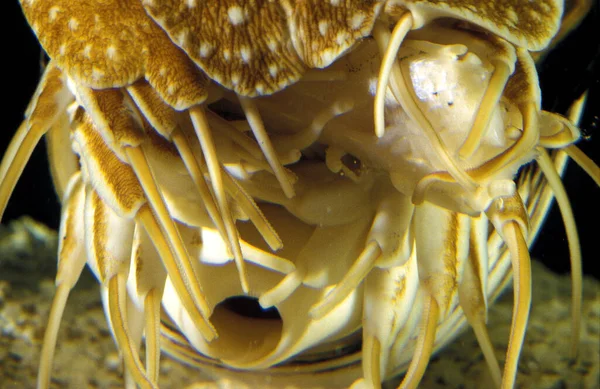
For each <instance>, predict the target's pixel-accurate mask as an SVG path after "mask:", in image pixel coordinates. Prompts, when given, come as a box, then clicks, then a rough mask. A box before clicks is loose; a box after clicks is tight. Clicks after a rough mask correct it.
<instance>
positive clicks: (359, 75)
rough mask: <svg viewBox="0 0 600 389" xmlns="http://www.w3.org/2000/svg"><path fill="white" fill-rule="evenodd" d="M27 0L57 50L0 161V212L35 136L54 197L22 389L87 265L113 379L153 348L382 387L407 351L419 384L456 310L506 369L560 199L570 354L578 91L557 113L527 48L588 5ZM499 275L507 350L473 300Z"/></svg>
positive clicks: (143, 377) (251, 368)
mask: <svg viewBox="0 0 600 389" xmlns="http://www.w3.org/2000/svg"><path fill="white" fill-rule="evenodd" d="M21 6H22V9H23V12H24V14H25V16H26V17H27V19H28V22H29V24H30V25H31V27H32V29H33V31H34V32H35V34H36V35H37V37H38V39H39V41H40V43H41V45H42V47H43V48H44V50H45V51H46V53H47V54H48V56H49V57H50V61H49V63H48V64H47V66H46V69H45V72H44V74H43V77H42V79H41V81H40V83H39V86H38V88H37V90H36V92H35V94H34V96H33V98H32V99H31V103H30V105H29V108H28V110H27V112H26V117H25V120H24V121H23V123H22V125H21V126H20V127H19V129H18V130H17V132H16V134H15V135H14V138H13V140H12V142H11V144H10V145H9V147H8V149H7V150H6V151H5V154H4V158H3V160H2V164H1V165H0V209H1V210H2V212H3V211H4V209H5V207H6V204H7V202H8V199H9V198H10V196H11V193H12V191H13V189H14V187H15V185H16V182H17V181H18V179H19V177H20V175H21V173H22V171H23V169H24V166H25V164H26V163H27V161H28V159H29V157H30V155H31V153H32V150H33V148H34V147H35V145H36V144H37V143H38V142H39V141H40V139H41V138H42V137H43V136H45V137H46V141H47V144H48V150H49V164H50V169H51V172H52V177H53V181H54V184H55V188H56V191H57V194H58V196H59V198H60V200H61V203H62V211H61V212H62V213H61V225H60V231H59V239H60V240H59V250H58V270H57V275H56V286H57V289H56V295H55V297H54V300H53V305H52V309H51V312H50V317H49V319H48V324H47V328H46V332H45V336H44V342H43V347H42V353H41V355H42V356H41V360H40V367H39V376H38V387H39V388H47V387H48V386H49V382H50V377H51V374H52V361H53V354H54V350H55V347H56V339H57V333H58V331H59V327H60V321H61V317H62V313H63V310H64V307H65V305H66V303H67V299H68V296H69V293H70V291H71V289H72V288H73V287H74V285H75V284H76V283H77V280H78V278H79V276H80V274H81V271H82V269H83V268H84V267H85V266H86V265H87V266H88V267H89V268H90V269H91V270H92V272H93V273H94V275H95V276H96V277H97V279H98V281H99V283H100V285H101V290H102V299H103V303H104V308H105V311H106V314H107V318H108V321H109V325H110V328H111V332H112V334H113V337H114V339H115V342H116V345H117V347H118V349H119V352H120V354H121V355H122V358H123V361H124V365H125V372H126V376H127V377H128V379H129V383H130V384H131V385H132V386H133V385H137V386H139V387H141V388H157V387H159V385H160V383H159V382H158V371H159V365H160V355H161V352H166V353H168V354H170V355H171V356H174V357H175V358H177V359H180V360H182V361H183V362H185V363H188V364H191V365H194V366H197V367H198V368H199V369H201V370H203V371H204V372H205V373H206V374H208V375H209V376H212V377H213V378H214V381H215V382H217V383H218V382H219V380H221V379H224V378H227V379H228V382H230V383H231V382H234V384H233V385H234V387H235V382H239V383H240V385H241V384H242V383H248V382H255V383H256V386H257V387H269V386H270V387H294V388H295V387H297V388H313V387H324V388H337V387H352V388H354V389H358V388H380V387H381V385H382V382H384V381H386V380H387V379H389V378H390V377H394V376H397V375H398V374H401V373H403V372H405V375H404V378H403V380H402V382H401V384H400V388H414V387H417V386H418V384H419V381H420V379H421V377H422V376H423V374H424V372H425V370H426V368H427V363H428V361H429V359H430V357H431V355H432V353H433V352H435V351H436V350H438V349H440V348H441V347H443V346H444V345H445V344H447V343H448V342H450V341H451V340H452V338H453V337H454V336H455V335H456V334H457V333H458V331H459V330H460V329H461V328H462V327H464V326H465V324H468V325H469V326H470V327H471V328H472V329H473V331H474V332H475V334H476V337H477V340H478V342H479V344H480V347H481V350H482V352H483V355H484V357H485V359H486V362H487V364H488V366H489V371H490V375H491V376H492V377H493V380H494V382H495V383H496V385H498V386H499V387H502V388H512V387H513V386H514V382H515V376H516V372H517V366H518V361H519V355H520V353H521V348H522V344H523V339H524V337H525V335H526V326H527V321H528V315H529V309H530V305H531V268H530V257H529V245H531V243H532V242H533V240H534V239H535V237H536V235H537V233H538V231H539V230H540V228H541V225H542V222H543V219H544V216H545V214H546V212H547V210H548V207H549V204H550V202H551V201H552V200H553V198H555V199H556V201H557V203H558V205H559V207H560V210H561V213H562V215H563V219H564V224H565V227H566V234H567V238H568V241H569V246H570V253H571V266H572V278H573V297H572V298H573V304H572V315H573V326H572V329H573V335H572V336H573V340H572V345H573V347H572V350H570V351H571V353H572V354H573V355H575V354H576V352H577V345H578V331H579V326H580V306H581V255H580V251H579V242H578V233H577V229H576V224H575V221H574V218H573V215H572V211H571V206H570V203H569V200H568V198H567V194H566V191H565V189H564V187H563V185H562V182H561V173H562V171H563V168H564V165H565V163H566V161H567V159H570V160H573V161H574V162H575V163H576V164H577V165H579V166H580V167H581V168H582V169H583V170H584V171H585V172H586V173H587V174H588V175H589V176H590V177H592V178H593V179H594V180H595V182H596V183H597V184H600V171H599V169H598V166H597V165H596V164H595V163H594V162H593V161H592V160H591V159H590V158H589V157H587V156H586V155H585V154H584V153H582V152H581V151H580V150H579V149H578V148H577V147H576V146H575V143H576V142H577V141H578V140H579V139H580V137H581V134H580V131H579V129H578V128H577V127H576V125H575V123H574V122H575V121H576V119H577V117H578V113H579V112H580V111H581V109H582V106H583V104H584V102H585V95H584V96H582V98H580V99H579V100H577V101H575V102H574V105H573V107H572V109H571V113H570V117H569V118H567V117H563V116H561V115H559V114H556V113H552V112H547V111H544V110H542V108H541V101H540V100H541V97H540V89H539V85H538V77H537V72H536V68H535V61H536V59H537V58H539V57H541V56H543V51H544V50H546V49H547V48H549V47H550V46H551V44H552V42H553V39H555V40H557V39H560V38H561V36H562V35H564V33H566V31H568V28H569V25H568V23H567V21H569V20H570V21H571V22H572V21H573V20H576V19H577V18H578V16H577V15H579V16H581V15H582V14H584V13H585V12H586V10H587V9H588V8H589V6H590V3H589V2H585V1H582V2H575V5H574V6H573V10H572V13H569V15H568V16H569V18H566V17H565V18H564V19H563V13H564V4H563V1H560V0H535V1H522V0H504V1H494V2H489V1H486V2H484V1H478V0H444V1H442V0H387V1H385V0H368V1H367V0H185V1H184V0H91V1H79V2H75V1H69V0H54V1H48V0H21ZM561 20H565V23H563V24H561ZM525 166H535V168H528V169H526V168H524V167H525ZM519 171H521V173H520V174H518V173H519ZM511 278H512V279H513V285H514V286H513V288H514V296H515V298H514V312H513V321H512V326H511V331H510V342H509V347H508V350H507V351H506V359H505V363H504V366H503V368H501V367H500V365H499V363H498V361H497V359H496V357H495V355H494V352H493V348H492V345H491V342H490V339H489V336H488V334H487V331H486V320H487V309H488V304H491V303H492V302H493V300H494V299H495V298H496V297H497V296H498V295H499V294H500V293H501V291H502V290H504V289H505V288H506V286H507V285H509V283H510V280H511ZM256 302H258V304H257V303H256ZM258 305H260V307H261V309H257V310H256V311H257V312H248V311H249V310H251V308H252V307H257V306H258ZM142 343H144V347H145V360H142V359H141V358H140V349H141V347H142ZM266 376H268V380H263V381H261V380H260V377H266ZM257 377H258V378H257ZM231 380H233V381H231ZM207 385H208V384H207ZM286 385H287V386H286ZM207 387H212V386H207Z"/></svg>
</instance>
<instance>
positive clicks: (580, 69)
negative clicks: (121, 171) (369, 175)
mask: <svg viewBox="0 0 600 389" xmlns="http://www.w3.org/2000/svg"><path fill="white" fill-rule="evenodd" d="M596 3H597V2H596ZM1 13H2V16H3V18H2V19H3V23H1V24H0V28H2V30H4V31H2V37H3V38H2V46H3V47H2V51H1V52H0V53H1V58H2V63H3V71H2V75H3V78H4V80H2V81H3V82H2V84H1V85H2V88H1V89H0V90H1V92H2V94H3V98H2V100H3V102H2V104H1V106H2V119H3V120H2V129H1V130H0V136H1V138H0V150H4V149H5V148H6V145H7V144H8V142H9V141H10V138H11V137H12V135H13V133H14V131H15V130H16V128H17V127H18V126H19V124H20V122H21V120H22V118H23V112H24V110H25V108H26V106H27V103H28V102H29V99H30V97H31V95H32V94H33V91H34V89H35V87H36V84H37V80H38V79H39V75H40V61H41V60H42V56H41V52H40V47H39V45H38V43H37V40H36V38H35V37H34V35H33V33H32V32H31V30H30V29H29V27H28V25H27V24H26V22H25V19H24V17H23V15H22V12H21V9H20V6H19V4H18V2H17V0H10V1H8V2H6V3H5V4H3V5H2V11H1ZM599 26H600V18H599V17H598V5H597V4H596V6H595V9H594V10H593V12H592V14H591V15H590V16H588V17H587V18H586V20H585V21H584V23H583V24H582V26H581V27H580V28H578V29H577V30H576V31H575V33H574V34H572V35H571V36H570V37H569V38H568V39H567V40H566V41H564V42H563V43H562V44H561V45H559V46H558V47H557V48H556V49H555V50H554V51H553V52H552V53H551V55H550V56H549V57H548V58H547V59H546V61H545V62H544V63H543V64H542V65H541V66H540V69H539V70H540V81H541V88H542V91H543V102H544V109H546V110H550V111H555V112H564V111H565V110H566V108H567V107H568V105H569V104H570V102H571V101H573V99H574V98H576V97H577V96H578V95H580V94H581V92H583V91H584V90H585V89H587V88H591V89H590V98H589V101H588V105H587V109H586V113H585V115H584V118H583V123H582V129H583V130H584V133H585V134H587V139H583V140H582V141H581V142H580V143H579V147H580V148H581V149H582V150H583V151H584V152H585V153H586V154H587V155H588V156H590V157H592V159H594V160H595V161H596V163H600V139H599V138H600V130H599V129H598V126H599V120H600V119H599V118H598V116H600V96H599V93H600V72H599V66H598V62H599V53H600V43H599V40H600V27H599ZM43 143H44V142H41V144H40V145H39V146H38V147H37V149H36V151H35V152H34V154H33V156H32V160H31V161H30V162H29V164H28V165H27V167H26V169H25V172H24V174H23V177H21V179H20V181H19V183H18V185H17V187H16V189H15V192H14V194H13V196H12V199H11V200H10V202H9V204H8V208H7V210H6V213H5V216H4V220H3V222H4V223H7V222H9V221H10V220H12V219H15V218H18V217H20V216H22V215H24V214H27V215H30V216H32V217H34V218H35V219H37V220H40V221H43V222H44V223H46V224H48V225H49V226H51V227H53V228H57V227H58V221H59V204H58V201H57V199H56V196H55V194H54V190H53V188H52V183H51V179H50V175H49V171H48V165H47V163H46V154H45V153H46V151H45V145H44V144H43ZM564 183H565V186H566V188H567V191H568V194H569V197H570V199H571V202H572V205H573V209H574V213H575V218H576V221H577V226H578V229H579V234H580V238H581V244H582V251H583V261H584V264H583V265H584V272H585V273H586V274H593V275H594V276H595V277H596V278H600V270H599V269H600V265H599V264H600V205H599V202H600V189H599V188H598V187H597V186H596V185H595V184H594V182H593V181H592V180H591V179H590V178H589V177H587V176H586V175H585V173H583V172H582V171H581V169H579V168H578V167H577V166H575V164H573V163H571V164H570V165H569V167H568V169H567V173H566V177H565V178H564ZM532 256H533V257H535V258H537V259H540V260H541V261H542V262H544V263H545V264H546V265H547V266H549V267H551V268H552V269H554V270H555V271H558V272H568V271H569V252H568V246H567V240H566V237H565V233H564V229H563V227H562V222H561V219H560V213H559V212H558V209H557V207H556V206H554V207H553V210H552V212H551V213H550V215H549V217H548V220H547V223H546V225H545V227H544V228H543V229H542V231H541V232H540V236H539V237H538V240H537V242H536V244H535V246H534V248H533V254H532Z"/></svg>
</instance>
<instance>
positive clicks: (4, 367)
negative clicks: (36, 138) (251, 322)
mask: <svg viewBox="0 0 600 389" xmlns="http://www.w3.org/2000/svg"><path fill="white" fill-rule="evenodd" d="M55 253H56V233H55V232H54V231H51V230H49V229H47V228H46V227H44V226H42V225H40V224H38V223H36V222H34V221H33V220H31V219H27V218H24V219H21V220H19V221H17V222H13V223H12V224H11V225H10V226H8V227H5V226H0V388H1V389H22V388H23V389H24V388H34V387H35V385H36V384H35V382H36V375H37V366H38V360H39V353H40V350H41V342H42V338H43V334H44V326H45V323H46V320H47V317H48V312H49V309H50V304H51V301H52V296H53V293H54V281H53V277H54V272H55V266H56V265H55V262H56V260H55V256H56V254H55ZM532 272H533V277H534V278H533V304H532V311H531V318H530V321H529V328H528V332H527V337H526V339H525V345H524V348H523V353H522V355H521V360H520V365H519V373H518V377H517V387H518V388H532V389H594V388H600V283H599V282H598V281H597V280H594V279H591V278H585V280H584V291H583V296H584V302H583V320H582V328H581V329H582V331H581V343H580V350H579V356H578V359H577V360H576V361H571V360H570V359H569V357H568V350H569V349H570V343H569V340H570V334H571V315H570V305H571V304H570V303H571V301H570V296H571V282H570V278H569V276H568V275H567V276H561V275H556V274H554V273H552V272H550V271H548V270H547V269H546V268H545V267H543V266H542V265H541V264H539V263H538V262H535V261H534V263H533V269H532ZM512 302H513V297H512V293H511V292H510V291H507V292H506V293H505V294H504V295H503V296H502V297H501V298H500V299H499V300H498V301H497V302H496V303H495V304H494V305H492V306H491V308H490V312H489V319H488V328H489V332H490V336H491V338H492V343H493V345H494V347H495V350H496V356H497V357H498V359H499V361H500V363H501V364H502V363H503V362H504V353H505V351H506V348H507V343H508V334H509V330H510V320H511V315H512ZM198 381H202V376H201V375H200V373H199V372H198V371H197V370H194V369H193V368H189V367H186V366H184V365H182V364H181V363H179V362H177V361H176V360H173V359H171V358H170V357H168V356H167V355H163V356H162V358H161V368H160V382H159V383H160V386H161V388H187V389H199V388H204V387H206V388H208V387H211V388H220V387H224V385H218V384H213V385H201V384H197V382H198ZM386 386H389V387H395V385H394V383H389V384H388V385H386ZM51 387H52V388H56V389H58V388H60V389H63V388H65V389H66V388H73V389H80V388H99V389H108V388H115V389H116V388H123V369H122V363H121V361H120V359H119V355H118V353H117V352H116V347H115V345H114V343H113V340H112V337H111V334H110V332H109V330H108V327H107V323H106V318H105V316H104V311H103V309H102V303H101V300H100V293H99V289H98V285H97V283H96V282H95V280H94V279H93V276H91V275H90V274H89V273H88V272H87V271H86V273H85V274H84V275H83V276H82V280H81V281H80V283H79V285H78V286H77V287H76V288H75V290H74V291H73V292H72V293H71V296H70V298H69V302H68V304H67V308H66V311H65V314H64V317H63V321H62V325H61V329H60V333H59V337H58V343H57V350H56V356H55V362H54V368H53V371H52V382H51ZM493 387H494V386H493V383H492V380H491V377H490V375H489V373H488V371H487V367H486V364H485V361H484V359H483V355H482V353H481V351H480V350H479V346H478V345H477V341H476V339H475V336H474V335H473V333H472V331H470V330H467V331H465V332H464V333H463V334H462V335H461V336H459V337H458V338H457V339H456V340H455V341H454V342H452V343H451V344H450V345H449V346H448V347H446V348H445V349H443V350H442V352H441V353H439V354H438V355H436V356H434V357H433V358H432V360H431V362H430V363H429V367H428V369H427V372H426V374H425V377H424V379H423V381H422V382H421V385H420V388H425V389H430V388H431V389H442V388H462V389H471V388H473V389H475V388H493Z"/></svg>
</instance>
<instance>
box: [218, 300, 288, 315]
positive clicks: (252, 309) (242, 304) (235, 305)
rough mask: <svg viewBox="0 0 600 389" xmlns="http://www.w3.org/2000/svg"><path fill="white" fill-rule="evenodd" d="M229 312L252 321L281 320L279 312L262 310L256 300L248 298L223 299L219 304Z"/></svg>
mask: <svg viewBox="0 0 600 389" xmlns="http://www.w3.org/2000/svg"><path fill="white" fill-rule="evenodd" d="M219 305H220V306H221V307H223V308H225V309H227V310H228V311H230V312H233V313H236V314H238V315H240V316H243V317H249V318H253V319H269V320H281V316H280V315H279V312H278V311H277V309H275V308H268V309H264V308H263V307H261V306H260V304H259V303H258V299H257V298H255V297H249V296H234V297H229V298H227V299H225V300H224V301H223V302H221V303H220V304H219Z"/></svg>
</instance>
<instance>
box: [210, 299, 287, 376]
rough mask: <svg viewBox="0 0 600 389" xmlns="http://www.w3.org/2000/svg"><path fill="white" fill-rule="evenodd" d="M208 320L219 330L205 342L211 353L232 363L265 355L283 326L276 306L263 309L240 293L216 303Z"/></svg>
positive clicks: (274, 345)
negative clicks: (208, 342)
mask: <svg viewBox="0 0 600 389" xmlns="http://www.w3.org/2000/svg"><path fill="white" fill-rule="evenodd" d="M211 322H212V323H213V325H214V326H215V329H216V330H217V333H218V334H219V337H218V338H217V339H216V340H214V341H213V342H211V343H210V345H209V348H210V354H211V356H212V357H214V358H217V359H220V360H226V361H231V362H232V363H236V364H244V363H247V362H252V361H255V360H257V359H261V358H263V357H264V356H266V355H267V354H268V353H269V352H271V351H272V350H273V349H274V348H275V347H276V345H277V343H278V342H279V340H280V338H281V332H282V328H283V321H282V319H281V316H280V315H279V312H278V311H277V309H276V308H269V309H263V308H261V307H260V305H259V303H258V299H256V298H252V297H248V296H243V295H242V296H234V297H229V298H227V299H225V300H223V301H221V302H220V303H219V304H217V306H216V307H215V308H214V310H213V314H212V316H211Z"/></svg>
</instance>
